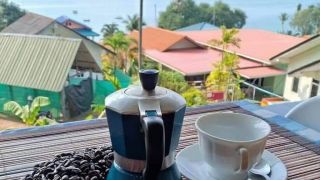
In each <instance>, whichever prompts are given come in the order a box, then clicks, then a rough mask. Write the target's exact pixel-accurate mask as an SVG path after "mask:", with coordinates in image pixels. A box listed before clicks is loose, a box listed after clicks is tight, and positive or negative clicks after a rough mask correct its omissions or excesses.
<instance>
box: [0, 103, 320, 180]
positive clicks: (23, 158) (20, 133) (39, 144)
mask: <svg viewBox="0 0 320 180" xmlns="http://www.w3.org/2000/svg"><path fill="white" fill-rule="evenodd" d="M216 111H233V112H241V113H247V114H250V113H249V112H248V111H245V110H244V109H242V108H240V107H239V106H237V105H235V104H232V103H223V104H217V105H208V106H202V107H198V108H189V109H188V110H187V112H186V116H185V120H184V124H183V128H182V134H181V138H180V143H179V147H178V149H177V151H180V150H181V149H183V148H185V147H187V146H190V145H192V144H194V143H196V142H197V133H196V130H195V126H194V122H195V120H196V119H197V118H198V117H199V116H201V115H204V114H206V113H210V112H216ZM271 126H272V133H271V135H270V136H269V139H268V141H267V147H266V148H267V149H268V150H269V151H271V152H272V153H274V154H276V155H277V156H278V157H279V158H280V159H281V160H282V161H283V162H284V164H285V165H286V167H287V169H288V179H301V180H308V179H320V149H319V146H317V145H314V144H312V143H310V142H309V141H308V140H306V139H303V138H302V137H299V136H297V135H294V134H293V133H291V132H289V131H287V130H285V129H282V128H281V127H279V126H277V125H275V124H271ZM103 144H110V138H109V131H108V126H107V123H106V120H92V121H79V122H74V123H67V124H61V125H57V126H49V127H42V128H29V129H22V130H14V131H7V132H2V133H0V180H11V179H20V178H21V177H24V176H25V175H26V174H28V173H30V172H31V171H32V167H33V166H34V165H35V164H37V163H39V162H41V161H46V160H49V159H51V158H52V157H53V156H54V155H55V154H58V153H62V152H71V151H73V150H83V149H84V148H86V147H94V146H101V145H103Z"/></svg>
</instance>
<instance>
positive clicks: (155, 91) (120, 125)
mask: <svg viewBox="0 0 320 180" xmlns="http://www.w3.org/2000/svg"><path fill="white" fill-rule="evenodd" d="M157 76H158V72H157V71H155V70H146V71H140V80H141V84H142V86H131V87H129V88H126V89H122V90H119V91H117V92H115V93H113V94H111V95H109V96H108V97H107V98H106V101H105V104H106V114H107V119H108V125H109V131H110V137H111V142H112V146H113V149H114V151H115V153H114V154H115V160H114V164H113V168H112V169H111V170H113V169H114V171H115V172H112V173H111V174H113V178H115V177H116V175H117V174H118V175H119V177H118V178H122V177H123V176H124V174H123V173H121V172H128V173H129V176H128V177H130V176H131V175H133V174H135V175H137V174H138V175H139V174H140V175H141V176H142V178H143V179H145V180H149V179H150V180H151V179H152V180H153V179H158V177H160V176H162V175H163V173H164V172H166V173H165V174H175V175H176V174H179V172H173V170H172V171H166V170H168V169H177V168H176V167H175V164H174V157H175V149H176V148H177V146H178V142H179V138H180V132H181V128H182V123H183V117H184V113H185V109H186V101H185V100H184V98H183V97H181V96H180V95H179V94H177V93H175V92H173V91H171V90H169V89H166V88H162V87H157V86H156V81H157ZM161 172H162V173H161ZM168 172H171V173H168ZM130 173H132V174H130ZM121 174H122V175H121ZM120 175H121V176H120ZM175 175H174V176H175ZM133 179H134V178H133Z"/></svg>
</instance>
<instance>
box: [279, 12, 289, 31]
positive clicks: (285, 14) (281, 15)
mask: <svg viewBox="0 0 320 180" xmlns="http://www.w3.org/2000/svg"><path fill="white" fill-rule="evenodd" d="M288 18H289V16H288V14H287V13H281V14H280V16H279V19H280V21H281V32H282V33H285V30H284V23H285V22H286V21H287V20H288Z"/></svg>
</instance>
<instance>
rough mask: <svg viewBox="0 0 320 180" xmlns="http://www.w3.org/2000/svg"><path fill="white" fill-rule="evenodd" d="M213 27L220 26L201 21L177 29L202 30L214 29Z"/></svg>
mask: <svg viewBox="0 0 320 180" xmlns="http://www.w3.org/2000/svg"><path fill="white" fill-rule="evenodd" d="M213 29H218V28H217V27H216V26H214V25H212V24H210V23H206V22H201V23H197V24H192V25H189V26H186V27H183V28H180V29H177V30H176V31H201V30H213Z"/></svg>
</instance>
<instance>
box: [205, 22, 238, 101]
mask: <svg viewBox="0 0 320 180" xmlns="http://www.w3.org/2000/svg"><path fill="white" fill-rule="evenodd" d="M237 33H238V30H236V29H230V30H228V29H226V28H224V27H222V37H221V40H215V41H213V42H212V43H213V45H214V46H221V47H222V53H221V56H222V59H221V61H219V62H218V63H217V64H215V65H214V68H213V70H212V71H211V72H210V74H209V76H208V77H207V80H206V87H207V88H208V90H210V91H224V92H228V93H227V94H232V98H231V97H230V98H231V99H240V98H242V97H243V93H242V92H241V89H240V85H239V80H240V76H239V74H237V73H236V71H234V70H235V69H236V68H237V67H238V64H239V57H238V56H237V55H236V54H235V53H230V52H227V48H228V47H229V46H231V45H233V46H237V47H239V42H240V39H238V38H237V37H236V35H237ZM230 92H231V93H230ZM227 98H228V97H227Z"/></svg>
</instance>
